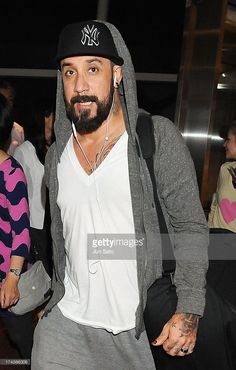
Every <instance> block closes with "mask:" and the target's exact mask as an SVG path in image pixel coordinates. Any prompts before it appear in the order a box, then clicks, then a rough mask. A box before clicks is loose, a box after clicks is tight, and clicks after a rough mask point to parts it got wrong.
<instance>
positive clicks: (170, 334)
mask: <svg viewBox="0 0 236 370" xmlns="http://www.w3.org/2000/svg"><path fill="white" fill-rule="evenodd" d="M198 321H199V316H198V315H194V314H191V313H176V314H174V315H173V316H172V317H171V319H170V320H169V321H168V322H167V323H166V324H165V326H164V327H163V330H162V332H161V334H160V335H159V337H157V338H156V339H155V340H154V341H153V342H152V345H153V346H160V345H163V348H164V350H165V351H166V353H168V354H169V355H170V356H185V355H189V354H190V353H192V352H193V349H194V346H195V343H196V338H197V328H198Z"/></svg>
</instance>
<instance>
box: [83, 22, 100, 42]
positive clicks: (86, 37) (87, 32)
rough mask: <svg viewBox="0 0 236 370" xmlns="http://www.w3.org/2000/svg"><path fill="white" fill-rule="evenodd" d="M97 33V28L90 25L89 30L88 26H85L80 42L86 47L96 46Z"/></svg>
mask: <svg viewBox="0 0 236 370" xmlns="http://www.w3.org/2000/svg"><path fill="white" fill-rule="evenodd" d="M99 33H100V32H99V31H98V29H97V28H95V27H94V24H93V25H92V27H91V28H89V25H88V24H87V26H85V27H84V28H83V30H82V39H81V42H82V44H83V45H85V44H86V43H87V45H88V46H93V45H95V46H98V45H99V41H98V35H99Z"/></svg>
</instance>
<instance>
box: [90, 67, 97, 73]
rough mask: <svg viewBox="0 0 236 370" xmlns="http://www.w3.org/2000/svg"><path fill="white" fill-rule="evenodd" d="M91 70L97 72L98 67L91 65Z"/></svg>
mask: <svg viewBox="0 0 236 370" xmlns="http://www.w3.org/2000/svg"><path fill="white" fill-rule="evenodd" d="M89 70H90V71H91V72H92V73H95V72H97V70H98V69H97V68H96V67H91V68H89Z"/></svg>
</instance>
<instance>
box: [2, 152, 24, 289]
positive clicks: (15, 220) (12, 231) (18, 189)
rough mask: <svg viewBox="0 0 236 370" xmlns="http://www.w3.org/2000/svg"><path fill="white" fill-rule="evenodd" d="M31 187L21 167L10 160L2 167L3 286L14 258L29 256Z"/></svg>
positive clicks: (12, 159)
mask: <svg viewBox="0 0 236 370" xmlns="http://www.w3.org/2000/svg"><path fill="white" fill-rule="evenodd" d="M29 228H30V222H29V205H28V194H27V184H26V178H25V175H24V172H23V170H22V167H21V166H20V164H19V163H18V162H17V161H16V160H15V159H14V158H13V157H10V158H8V159H7V160H5V161H4V162H2V163H1V164H0V285H1V281H2V280H3V279H4V278H5V277H6V273H7V272H8V270H9V266H10V258H11V256H21V257H25V258H26V259H27V258H28V256H29V248H30V236H29Z"/></svg>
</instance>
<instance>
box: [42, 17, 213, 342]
mask: <svg viewBox="0 0 236 370" xmlns="http://www.w3.org/2000/svg"><path fill="white" fill-rule="evenodd" d="M104 23H105V24H106V25H107V27H108V28H109V29H110V32H111V34H112V37H113V39H114V43H115V45H116V48H117V51H118V54H119V55H120V56H121V57H122V58H123V59H124V65H123V66H122V73H123V81H122V84H121V85H120V92H121V100H122V107H123V111H124V116H125V124H126V130H127V133H128V137H129V139H128V164H129V181H130V190H131V200H132V209H133V218H134V225H135V234H136V236H137V238H138V236H139V235H145V236H146V243H144V244H143V246H142V247H139V248H137V278H138V286H139V298H140V301H139V305H138V307H137V310H136V338H137V339H138V338H139V336H140V334H141V332H142V331H143V330H144V324H143V311H144V308H145V304H146V298H147V289H148V288H149V287H150V286H151V284H152V283H153V282H154V281H155V279H156V278H158V277H160V276H161V274H162V263H161V239H160V231H159V225H158V219H157V214H156V210H155V202H154V199H153V195H152V183H151V179H150V176H149V172H148V169H147V167H146V163H145V161H144V160H143V158H142V157H141V158H140V157H139V156H138V154H137V149H136V143H135V138H136V139H137V134H136V122H137V117H138V113H139V108H138V103H137V92H136V80H135V72H134V67H133V64H132V60H131V56H130V53H129V51H128V49H127V47H126V45H125V42H124V40H123V38H122V36H121V35H120V33H119V31H118V30H117V29H116V28H115V27H114V26H113V25H111V24H109V23H107V22H104ZM153 122H154V127H155V133H154V135H155V143H156V152H155V155H154V169H155V176H156V181H157V183H158V193H159V197H160V203H161V206H162V209H163V213H164V216H165V219H166V223H167V226H168V230H169V234H170V237H171V240H172V242H173V245H174V254H175V258H176V272H175V284H176V288H177V295H178V304H177V309H176V312H187V313H195V314H198V315H200V316H202V315H203V312H204V306H205V284H206V281H205V274H206V271H207V267H208V256H207V248H208V226H207V222H206V219H205V215H204V212H203V209H202V207H201V203H200V200H199V192H198V187H197V182H196V175H195V169H194V165H193V162H192V159H191V156H190V153H189V150H188V148H187V146H186V145H185V143H184V140H183V138H182V136H181V134H180V133H179V131H178V130H177V129H176V127H175V126H174V124H173V123H172V122H170V121H169V120H168V119H166V118H164V117H161V116H153ZM71 133H72V130H71V122H70V120H69V119H68V118H67V115H66V111H65V104H64V99H63V85H62V78H61V72H60V71H58V80H57V103H56V120H55V135H56V142H55V143H54V144H53V145H52V146H51V147H50V149H49V151H48V153H47V157H46V164H45V172H46V181H47V184H48V187H49V194H50V209H51V220H52V223H51V233H52V239H53V262H54V274H53V281H52V289H53V294H52V297H51V299H50V301H49V302H48V304H47V306H46V307H45V315H47V313H48V312H49V311H50V310H51V309H52V307H53V306H54V305H56V304H57V302H59V301H60V300H61V298H62V297H63V295H64V292H65V288H64V284H63V281H64V275H65V264H66V259H65V247H64V239H63V225H62V220H61V215H60V209H59V207H58V205H57V194H58V179H57V165H58V163H59V161H60V158H61V155H62V152H63V150H64V148H65V146H66V144H67V142H68V139H69V137H70V135H71ZM68 180H69V179H68ZM117 186H119V185H117ZM78 232H79V230H78Z"/></svg>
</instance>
